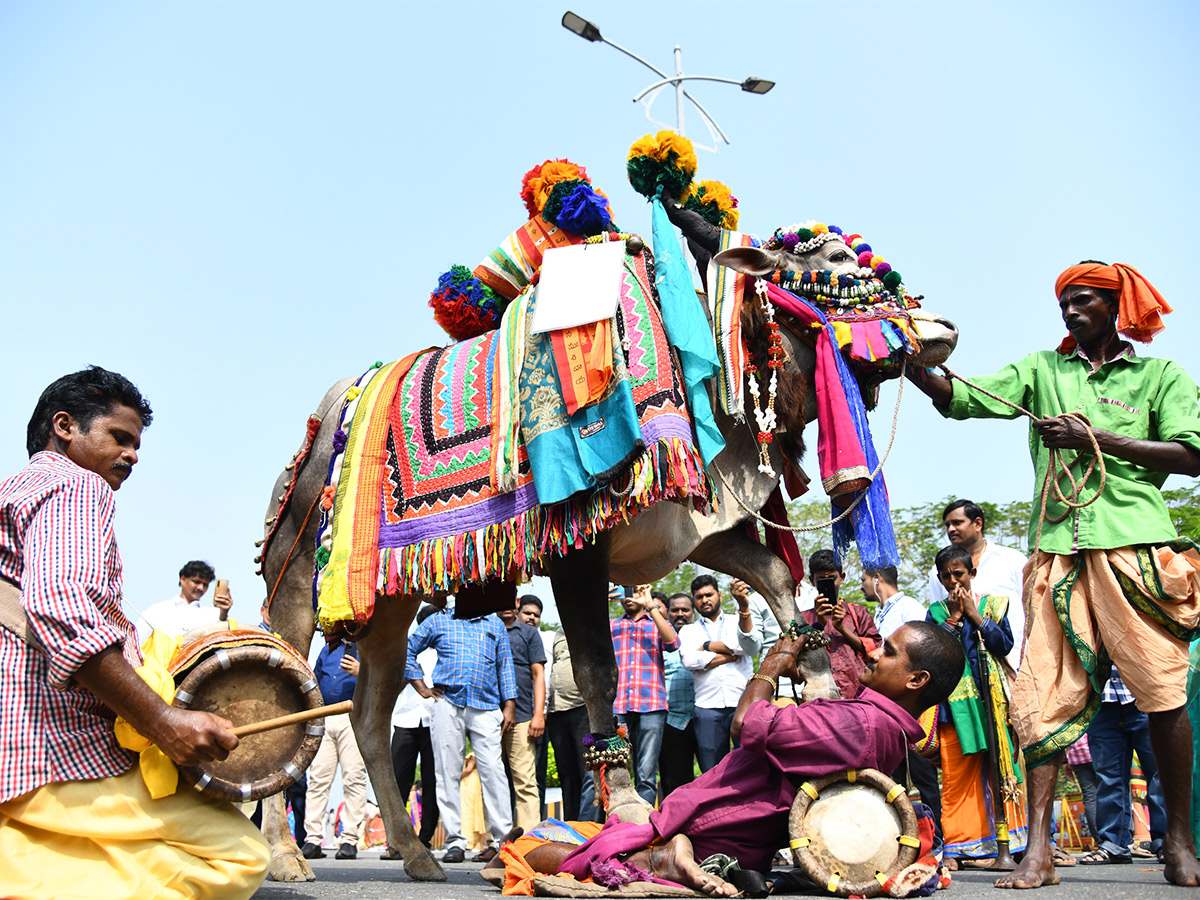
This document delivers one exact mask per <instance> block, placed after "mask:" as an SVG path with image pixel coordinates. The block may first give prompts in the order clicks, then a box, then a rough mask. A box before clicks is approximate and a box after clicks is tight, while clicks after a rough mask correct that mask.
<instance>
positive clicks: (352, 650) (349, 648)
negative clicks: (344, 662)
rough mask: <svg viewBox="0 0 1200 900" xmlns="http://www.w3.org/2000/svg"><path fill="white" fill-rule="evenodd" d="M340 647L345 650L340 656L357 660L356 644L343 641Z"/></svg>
mask: <svg viewBox="0 0 1200 900" xmlns="http://www.w3.org/2000/svg"><path fill="white" fill-rule="evenodd" d="M342 646H343V647H345V648H346V649H345V651H343V653H342V656H348V657H350V658H351V659H358V644H355V643H352V642H350V641H343V642H342Z"/></svg>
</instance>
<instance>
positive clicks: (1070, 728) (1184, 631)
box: [1012, 541, 1200, 767]
mask: <svg viewBox="0 0 1200 900" xmlns="http://www.w3.org/2000/svg"><path fill="white" fill-rule="evenodd" d="M1198 625H1200V553H1198V552H1197V549H1196V545H1195V544H1193V543H1192V542H1191V541H1174V542H1172V543H1170V544H1164V545H1161V546H1149V545H1147V546H1138V547H1121V548H1119V549H1116V550H1081V551H1079V552H1078V553H1074V554H1053V553H1039V554H1038V557H1037V560H1036V570H1035V572H1034V583H1033V589H1032V592H1031V594H1030V596H1029V597H1028V598H1027V601H1026V608H1025V631H1026V643H1025V652H1024V655H1023V656H1022V658H1021V669H1020V672H1018V674H1017V681H1016V685H1015V687H1014V689H1013V699H1012V722H1013V727H1014V728H1015V729H1016V731H1017V736H1018V737H1019V739H1020V741H1021V747H1022V749H1023V750H1024V752H1025V759H1026V762H1027V764H1028V765H1029V766H1030V767H1033V766H1037V765H1040V764H1042V763H1044V762H1047V761H1049V760H1051V759H1053V758H1054V757H1055V756H1057V755H1058V754H1059V753H1060V752H1061V751H1063V750H1065V749H1066V748H1067V747H1068V746H1070V745H1071V744H1072V743H1074V742H1075V741H1076V740H1077V739H1078V738H1079V737H1080V736H1081V735H1082V734H1083V733H1084V732H1085V731H1087V727H1088V725H1089V723H1090V722H1091V720H1092V717H1093V716H1094V715H1095V713H1096V710H1097V709H1098V708H1099V705H1100V692H1101V690H1102V689H1103V688H1104V682H1105V680H1106V679H1107V678H1108V672H1109V664H1110V663H1112V664H1114V665H1116V667H1117V669H1118V670H1119V671H1120V673H1121V680H1122V681H1124V682H1125V685H1126V686H1127V687H1128V688H1129V691H1130V693H1131V694H1133V696H1134V697H1135V698H1136V700H1137V706H1138V709H1140V710H1141V711H1142V712H1146V713H1155V712H1164V711H1166V710H1171V709H1178V708H1179V707H1181V706H1183V705H1184V704H1185V702H1186V701H1187V672H1188V643H1189V641H1191V640H1192V639H1193V638H1195V637H1197V636H1198V634H1197V626H1198Z"/></svg>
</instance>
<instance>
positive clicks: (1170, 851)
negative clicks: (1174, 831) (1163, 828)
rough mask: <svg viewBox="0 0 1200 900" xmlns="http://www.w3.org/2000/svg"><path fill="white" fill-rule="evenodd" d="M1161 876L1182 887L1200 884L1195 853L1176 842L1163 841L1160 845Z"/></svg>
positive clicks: (1198, 866)
mask: <svg viewBox="0 0 1200 900" xmlns="http://www.w3.org/2000/svg"><path fill="white" fill-rule="evenodd" d="M1162 857H1163V866H1164V868H1163V877H1164V878H1166V879H1167V881H1169V882H1171V884H1179V885H1183V886H1184V887H1196V886H1197V885H1200V862H1198V861H1197V860H1196V856H1195V854H1193V853H1192V852H1191V851H1189V850H1188V849H1187V848H1186V847H1181V846H1180V845H1179V844H1178V843H1177V842H1174V841H1172V842H1171V843H1167V842H1164V843H1163V847H1162Z"/></svg>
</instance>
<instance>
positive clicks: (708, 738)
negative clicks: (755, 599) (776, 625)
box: [679, 575, 762, 772]
mask: <svg viewBox="0 0 1200 900" xmlns="http://www.w3.org/2000/svg"><path fill="white" fill-rule="evenodd" d="M691 587H692V602H693V603H694V604H695V606H696V612H697V614H698V615H697V619H696V621H695V622H694V623H693V624H691V625H685V626H684V627H683V630H682V631H680V632H679V656H680V659H681V660H682V662H683V666H684V668H686V669H689V670H690V671H691V673H692V679H693V681H694V683H695V687H696V705H695V709H694V710H693V713H692V721H693V722H694V723H695V728H696V758H697V760H698V761H699V763H700V771H701V772H707V771H708V770H709V769H711V768H713V766H715V765H716V764H717V763H719V762H720V761H721V759H722V758H723V757H724V756H725V754H726V753H728V752H729V746H730V744H729V742H730V734H729V730H730V728H731V727H732V725H733V714H734V712H735V711H736V710H737V705H738V701H739V700H741V697H742V691H743V690H745V687H746V682H747V681H749V679H750V676H751V675H752V674H753V672H754V661H753V659H752V657H753V656H754V655H755V654H757V653H758V651H759V649H760V648H761V647H762V643H761V640H762V639H761V637H760V631H759V630H758V629H757V628H755V627H754V620H753V618H752V617H751V615H750V602H749V597H748V592H745V593H743V592H739V593H738V594H736V595H735V599H736V600H737V605H738V614H737V616H736V617H734V616H727V615H725V614H724V613H723V612H722V611H721V589H720V587H719V586H718V585H717V580H716V579H715V578H713V576H711V575H699V576H697V577H696V578H694V579H693V580H692V585H691Z"/></svg>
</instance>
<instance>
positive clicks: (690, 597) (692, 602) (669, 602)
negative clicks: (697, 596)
mask: <svg viewBox="0 0 1200 900" xmlns="http://www.w3.org/2000/svg"><path fill="white" fill-rule="evenodd" d="M679 597H683V598H684V599H685V600H687V602H688V603H691V604H692V606H695V605H696V602H695V601H694V600H692V595H691V594H685V593H684V592H683V591H680V592H679V593H678V594H672V595H671V596H670V597H668V598H667V606H668V607H670V605H671V601H672V600H675V599H677V598H679Z"/></svg>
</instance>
